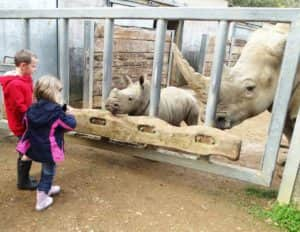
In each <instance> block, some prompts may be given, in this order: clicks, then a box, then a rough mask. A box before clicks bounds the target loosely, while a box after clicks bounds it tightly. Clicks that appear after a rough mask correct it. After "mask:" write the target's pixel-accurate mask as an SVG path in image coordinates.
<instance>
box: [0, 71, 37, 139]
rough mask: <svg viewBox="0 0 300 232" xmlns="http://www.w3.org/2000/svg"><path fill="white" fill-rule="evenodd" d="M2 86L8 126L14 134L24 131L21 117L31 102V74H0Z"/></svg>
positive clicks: (20, 133)
mask: <svg viewBox="0 0 300 232" xmlns="http://www.w3.org/2000/svg"><path fill="white" fill-rule="evenodd" d="M0 84H1V85H2V88H3V95H4V102H5V110H6V115H7V120H8V126H9V128H10V129H11V131H12V132H13V133H14V134H15V135H16V136H21V135H22V134H23V133H24V131H25V126H24V124H23V117H24V115H25V112H26V111H27V109H28V108H29V106H30V105H31V104H32V94H33V82H32V77H31V76H0Z"/></svg>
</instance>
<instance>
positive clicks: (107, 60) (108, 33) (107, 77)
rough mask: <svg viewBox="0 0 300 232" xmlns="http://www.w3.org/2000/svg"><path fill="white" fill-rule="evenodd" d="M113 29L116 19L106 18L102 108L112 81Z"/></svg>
mask: <svg viewBox="0 0 300 232" xmlns="http://www.w3.org/2000/svg"><path fill="white" fill-rule="evenodd" d="M113 30H114V20H113V19H105V28H104V49H103V50H104V54H103V79H102V109H105V100H106V99H107V97H108V95H109V92H110V88H111V83H112V58H113Z"/></svg>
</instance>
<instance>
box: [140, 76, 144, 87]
mask: <svg viewBox="0 0 300 232" xmlns="http://www.w3.org/2000/svg"><path fill="white" fill-rule="evenodd" d="M144 81H145V78H144V76H140V79H139V82H140V86H142V87H144Z"/></svg>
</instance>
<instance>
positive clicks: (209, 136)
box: [72, 109, 241, 160]
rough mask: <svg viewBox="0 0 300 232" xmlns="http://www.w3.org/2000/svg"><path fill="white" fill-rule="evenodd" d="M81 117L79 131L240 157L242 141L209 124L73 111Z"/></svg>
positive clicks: (169, 147) (195, 152)
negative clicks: (178, 124) (177, 122)
mask: <svg viewBox="0 0 300 232" xmlns="http://www.w3.org/2000/svg"><path fill="white" fill-rule="evenodd" d="M72 113H74V115H75V117H76V120H77V127H76V131H77V132H79V133H84V134H92V135H97V136H102V137H106V138H111V139H113V140H117V141H121V142H126V143H135V144H136V143H137V144H145V145H153V146H155V147H161V148H167V149H171V150H176V151H182V152H187V153H191V154H193V155H195V156H198V157H200V156H210V155H220V156H224V157H226V158H228V159H230V160H238V158H239V154H240V149H241V140H240V139H239V138H237V137H235V136H233V135H230V134H228V133H226V132H224V131H221V130H218V129H215V128H210V127H205V126H200V125H198V126H188V127H187V126H184V127H175V126H171V125H170V124H168V123H166V122H165V121H163V120H161V119H158V118H152V117H146V116H128V115H118V116H113V115H112V114H111V113H110V112H108V111H104V110H95V109H94V110H93V109H76V110H74V111H72Z"/></svg>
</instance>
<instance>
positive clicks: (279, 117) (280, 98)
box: [262, 21, 300, 184]
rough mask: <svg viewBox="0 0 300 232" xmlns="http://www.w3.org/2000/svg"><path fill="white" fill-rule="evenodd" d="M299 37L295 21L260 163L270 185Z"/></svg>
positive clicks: (296, 61) (290, 86)
mask: <svg viewBox="0 0 300 232" xmlns="http://www.w3.org/2000/svg"><path fill="white" fill-rule="evenodd" d="M299 37H300V21H295V22H293V23H292V24H291V30H290V33H289V35H288V38H287V43H286V48H285V51H284V56H283V61H282V65H281V70H280V78H279V83H278V85H277V91H276V95H275V100H274V105H273V109H272V118H271V124H270V127H269V132H268V141H267V144H266V148H265V152H264V157H263V163H262V172H263V174H264V176H265V178H267V180H268V182H269V184H271V181H272V177H273V172H274V169H275V165H276V160H277V155H278V150H279V146H280V141H281V136H282V131H283V128H284V123H285V118H286V113H287V109H288V104H289V100H290V96H291V93H292V89H293V83H294V80H295V78H296V72H297V66H298V62H299V54H300V44H299Z"/></svg>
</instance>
